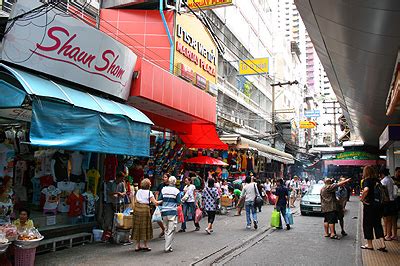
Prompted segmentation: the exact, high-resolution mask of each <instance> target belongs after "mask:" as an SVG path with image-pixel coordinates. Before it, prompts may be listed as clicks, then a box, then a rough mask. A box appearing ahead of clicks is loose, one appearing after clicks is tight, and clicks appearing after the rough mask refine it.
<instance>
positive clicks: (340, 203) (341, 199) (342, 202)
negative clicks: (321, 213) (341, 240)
mask: <svg viewBox="0 0 400 266" xmlns="http://www.w3.org/2000/svg"><path fill="white" fill-rule="evenodd" d="M345 180H346V178H344V177H341V178H340V179H339V181H340V182H342V181H345ZM348 193H349V192H348V191H347V188H346V186H343V187H338V188H337V190H336V199H337V217H338V220H339V225H340V228H341V229H342V232H341V234H342V236H347V233H346V231H345V230H344V212H345V207H346V202H347V194H348Z"/></svg>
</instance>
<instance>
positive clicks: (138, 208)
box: [132, 178, 158, 251]
mask: <svg viewBox="0 0 400 266" xmlns="http://www.w3.org/2000/svg"><path fill="white" fill-rule="evenodd" d="M140 187H141V189H139V190H138V191H137V192H136V194H135V197H134V200H135V207H134V211H133V231H132V239H134V240H136V248H135V251H151V248H150V247H149V246H148V245H147V242H148V241H149V240H151V239H152V238H153V226H152V224H151V214H150V203H153V204H154V205H156V206H157V205H158V202H157V201H156V200H155V198H154V195H153V193H152V192H151V191H150V187H151V182H150V179H148V178H145V179H143V180H142V181H141V183H140ZM140 241H143V246H141V245H140Z"/></svg>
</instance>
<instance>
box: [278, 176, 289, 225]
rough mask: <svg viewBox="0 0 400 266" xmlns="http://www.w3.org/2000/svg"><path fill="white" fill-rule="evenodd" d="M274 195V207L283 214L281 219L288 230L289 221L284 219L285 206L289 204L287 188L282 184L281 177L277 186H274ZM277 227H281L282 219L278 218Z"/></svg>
mask: <svg viewBox="0 0 400 266" xmlns="http://www.w3.org/2000/svg"><path fill="white" fill-rule="evenodd" d="M275 195H276V201H275V209H276V210H277V211H279V212H280V213H281V215H282V216H283V219H284V220H285V223H286V229H287V230H290V225H289V221H287V220H286V207H287V206H288V205H289V200H288V189H287V188H286V187H285V186H284V185H283V179H279V180H278V186H277V187H276V191H275ZM277 229H282V219H279V227H278V228H277Z"/></svg>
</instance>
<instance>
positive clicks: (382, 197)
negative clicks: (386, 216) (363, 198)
mask: <svg viewBox="0 0 400 266" xmlns="http://www.w3.org/2000/svg"><path fill="white" fill-rule="evenodd" d="M374 201H375V203H379V204H382V203H385V202H388V201H390V198H389V192H388V190H387V187H385V186H383V185H382V184H381V182H379V181H378V182H377V183H376V184H375V188H374Z"/></svg>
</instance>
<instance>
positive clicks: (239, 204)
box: [233, 188, 244, 216]
mask: <svg viewBox="0 0 400 266" xmlns="http://www.w3.org/2000/svg"><path fill="white" fill-rule="evenodd" d="M233 195H234V196H235V208H236V213H235V216H240V215H242V209H243V207H244V198H242V197H241V195H242V191H241V190H240V189H238V188H235V189H234V190H233Z"/></svg>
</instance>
